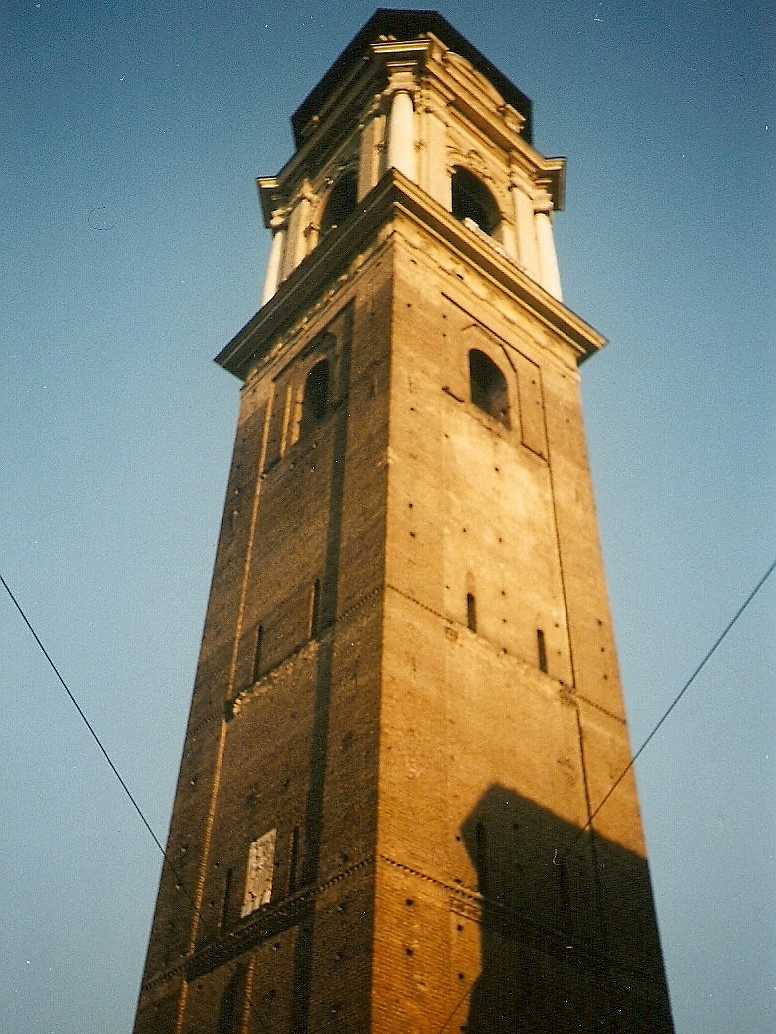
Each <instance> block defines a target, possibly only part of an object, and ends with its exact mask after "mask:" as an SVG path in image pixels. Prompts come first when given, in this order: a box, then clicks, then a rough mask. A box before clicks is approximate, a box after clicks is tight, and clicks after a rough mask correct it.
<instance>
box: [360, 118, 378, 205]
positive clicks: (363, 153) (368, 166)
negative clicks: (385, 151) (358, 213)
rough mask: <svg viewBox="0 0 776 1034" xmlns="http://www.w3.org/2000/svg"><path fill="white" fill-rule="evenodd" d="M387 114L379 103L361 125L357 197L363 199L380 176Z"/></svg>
mask: <svg viewBox="0 0 776 1034" xmlns="http://www.w3.org/2000/svg"><path fill="white" fill-rule="evenodd" d="M384 121H385V116H384V115H383V114H382V113H381V111H380V109H379V107H378V105H377V104H375V106H374V108H373V110H371V111H369V112H367V114H366V116H365V118H364V121H363V123H362V124H361V126H360V134H359V143H358V189H357V192H356V199H357V200H358V201H360V200H361V198H362V197H364V196H365V195H366V194H368V193H369V191H370V190H371V189H372V187H373V186H374V185H375V184H376V183H377V181H378V179H379V178H380V152H381V150H382V144H383V141H382V134H383V132H384V129H383V123H384Z"/></svg>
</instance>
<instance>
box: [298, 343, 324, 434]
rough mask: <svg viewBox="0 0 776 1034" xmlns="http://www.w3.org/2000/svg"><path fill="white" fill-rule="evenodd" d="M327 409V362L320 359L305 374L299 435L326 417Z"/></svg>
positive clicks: (305, 432)
mask: <svg viewBox="0 0 776 1034" xmlns="http://www.w3.org/2000/svg"><path fill="white" fill-rule="evenodd" d="M328 408H329V360H328V359H321V360H320V361H319V362H317V363H316V364H315V366H313V367H312V368H311V369H310V370H309V371H308V373H307V378H306V379H305V382H304V395H303V396H302V415H301V419H300V421H299V434H300V436H301V435H304V434H307V432H308V431H310V430H311V429H312V428H313V427H315V425H316V424H318V423H320V421H321V420H323V418H324V417H325V416H326V413H327V411H328Z"/></svg>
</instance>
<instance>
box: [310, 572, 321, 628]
mask: <svg viewBox="0 0 776 1034" xmlns="http://www.w3.org/2000/svg"><path fill="white" fill-rule="evenodd" d="M320 626H321V583H320V580H319V579H318V578H316V579H315V581H314V582H313V587H312V589H311V590H310V639H314V638H315V637H316V636H317V635H318V633H319V632H320V630H321V628H320Z"/></svg>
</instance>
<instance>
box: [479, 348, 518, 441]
mask: <svg viewBox="0 0 776 1034" xmlns="http://www.w3.org/2000/svg"><path fill="white" fill-rule="evenodd" d="M469 383H470V388H471V398H472V402H473V403H474V405H475V406H477V408H478V409H481V410H482V411H483V412H484V413H487V414H488V416H491V417H493V419H494V420H498V422H499V423H500V424H503V425H504V427H509V389H508V387H507V381H506V377H505V376H504V374H503V373H502V372H501V370H500V369H499V368H498V366H496V364H495V363H494V362H493V360H492V359H491V358H490V356H488V355H486V354H485V353H484V352H481V351H480V350H479V349H478V348H473V349H472V350H471V351H470V352H469Z"/></svg>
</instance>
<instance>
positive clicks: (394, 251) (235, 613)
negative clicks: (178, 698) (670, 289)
mask: <svg viewBox="0 0 776 1034" xmlns="http://www.w3.org/2000/svg"><path fill="white" fill-rule="evenodd" d="M389 30H390V31H389ZM402 33H404V35H402ZM440 33H441V34H442V36H444V41H445V42H446V43H448V44H450V46H452V45H453V44H454V45H455V48H457V52H456V53H453V51H452V50H449V49H447V48H446V46H445V45H444V44H443V42H442V41H440V35H439V34H440ZM403 40H404V41H405V42H402V41H403ZM363 49H365V50H366V54H367V57H368V60H366V61H362V57H363V54H362V50H363ZM400 58H401V60H399V59H400ZM334 71H335V72H337V74H336V75H334V73H332V75H330V76H328V77H327V78H326V79H324V81H323V83H322V85H321V87H319V88H317V91H314V93H313V95H311V98H308V100H307V101H306V102H305V103H304V104H303V105H302V107H301V108H300V109H299V112H297V114H296V115H295V116H294V128H295V132H296V134H297V144H298V146H299V151H298V152H297V154H296V155H295V156H294V157H293V158H292V160H291V161H290V162H289V164H288V166H287V167H286V168H285V169H284V170H283V172H282V173H281V174H279V177H278V178H277V179H273V180H262V181H260V186H261V190H262V202H263V205H264V207H265V215H266V216H267V220H268V223H270V224H271V225H272V227H273V230H274V231H275V240H274V243H273V253H272V254H271V256H270V266H269V271H268V286H267V288H266V289H265V297H266V304H265V305H264V306H263V308H262V309H260V310H259V312H258V313H257V314H256V316H255V317H254V318H253V320H251V321H250V323H249V324H248V325H247V326H246V327H245V328H244V329H243V331H241V332H240V334H238V335H237V337H236V338H235V339H234V340H233V341H232V342H231V343H230V344H229V345H228V346H227V348H226V349H224V351H223V352H222V353H221V355H220V356H219V362H221V363H222V365H224V366H225V367H226V368H227V369H229V370H231V371H232V372H233V373H235V374H236V375H237V376H238V377H240V378H241V380H242V381H243V382H244V384H243V389H242V398H241V408H240V416H239V420H238V428H237V436H236V441H235V448H234V456H233V461H232V469H231V473H230V477H229V482H228V486H227V495H226V502H225V506H224V516H223V521H222V527H221V536H220V540H219V547H218V553H217V558H216V564H215V571H214V575H213V584H212V590H211V596H210V602H209V605H208V612H207V617H206V622H205V630H204V636H203V642H202V649H201V655H200V663H199V667H198V671H197V677H196V682H195V687H194V694H193V699H192V705H191V713H190V718H189V726H188V731H187V734H186V741H185V745H184V750H183V758H182V762H181V769H180V776H179V782H178V788H177V792H176V798H175V805H174V810H173V816H172V822H171V827H170V834H169V841H168V847H167V851H168V858H169V864H165V866H164V869H163V872H162V877H161V881H160V888H159V896H158V901H157V909H156V915H155V919H154V925H153V929H152V932H151V940H150V945H149V951H148V957H147V961H146V970H145V975H144V981H143V986H142V988H141V995H140V1002H139V1006H138V1014H137V1021H136V1027H135V1031H136V1034H151V1032H154V1034H200V1032H201V1034H205V1032H215V1034H248V1032H250V1034H259V1032H266V1031H271V1032H273V1034H327V1032H331V1034H334V1032H338V1034H341V1032H349V1034H367V1032H371V1034H443V1032H445V1031H448V1032H449V1031H467V1032H469V1034H502V1032H503V1034H513V1032H514V1031H517V1030H525V1031H535V1032H537V1034H538V1032H540V1031H541V1032H545V1031H548V1030H553V1031H556V1032H559V1034H566V1032H568V1034H571V1032H572V1031H580V1030H584V1031H604V1032H611V1034H618V1032H624V1031H628V1032H637V1034H639V1032H640V1034H670V1032H671V1031H672V1025H671V1017H670V1009H669V1003H668V994H667V990H666V986H665V978H664V975H663V967H662V959H661V953H660V944H659V938H658V933H657V928H656V924H655V916H654V909H653V904H652V895H651V888H650V883H649V875H648V871H647V864H646V859H645V853H644V845H643V838H642V833H641V825H640V819H639V811H638V803H637V797H636V788H635V783H634V781H633V779H632V778H630V777H629V778H626V779H625V780H623V782H622V783H621V785H620V786H619V787H618V789H617V792H616V795H615V796H613V798H612V800H611V801H610V802H609V803H608V804H607V806H606V807H605V808H604V809H603V810H602V811H601V813H600V815H597V816H596V817H595V820H594V822H593V823H592V828H588V823H589V818H590V815H591V813H592V812H593V810H594V809H595V808H596V806H597V805H598V803H599V802H600V801H601V800H602V799H603V797H604V795H605V794H606V793H607V792H608V790H609V788H610V787H611V785H612V783H613V782H614V780H615V779H616V778H617V777H618V776H619V775H620V773H621V772H622V770H623V768H624V767H625V766H626V765H627V762H628V759H629V757H630V748H629V744H628V735H627V728H626V724H625V715H624V710H623V703H622V694H621V690H620V685H619V676H618V672H617V662H616V656H615V649H614V641H613V633H612V627H611V620H610V616H609V611H608V604H607V599H606V589H605V584H604V577H603V566H602V561H601V556H600V549H599V545H598V535H597V528H596V520H595V510H594V503H593V498H592V489H591V484H590V475H589V470H588V463H587V455H586V449H585V442H584V432H583V427H582V417H581V410H580V400H579V375H578V365H579V363H580V361H581V360H582V359H583V358H584V357H585V356H586V355H588V354H590V353H591V352H594V351H595V350H596V349H597V348H599V347H600V346H601V344H602V343H603V341H602V339H601V338H600V336H599V335H598V334H597V333H596V332H595V331H593V330H592V328H590V327H588V326H587V325H586V324H584V323H583V322H582V321H581V320H579V319H578V317H576V316H574V315H573V314H572V313H571V312H569V310H568V309H566V308H565V307H564V306H563V304H562V302H561V300H560V297H559V294H560V292H559V282H558V280H557V273H556V270H555V268H554V266H553V262H552V257H553V256H552V254H551V251H549V250H548V247H549V245H548V240H550V242H551V237H550V238H548V233H551V231H549V215H548V208H547V205H550V207H552V205H553V204H557V205H558V206H559V204H560V202H561V200H562V161H561V160H560V159H544V158H543V157H542V156H541V155H538V153H537V152H535V151H533V149H532V148H531V147H530V143H529V142H528V139H527V132H528V125H529V123H528V117H529V115H530V104H529V102H528V101H527V98H524V97H523V96H522V95H521V94H519V92H518V91H516V90H515V88H514V87H512V86H511V84H508V83H506V81H505V80H504V79H503V77H501V76H500V73H497V72H496V70H495V69H493V68H492V66H489V65H488V63H487V62H486V61H485V59H484V58H482V57H481V55H478V54H477V53H476V52H475V51H473V48H471V47H470V45H469V44H467V43H466V41H464V40H462V38H461V37H459V36H458V35H457V34H456V33H455V32H454V30H452V29H451V27H450V26H448V25H447V23H445V22H444V21H443V20H442V19H440V18H438V16H436V15H431V16H429V15H427V14H418V15H411V14H407V13H406V12H390V11H389V12H382V13H378V15H376V16H375V18H374V19H372V20H371V21H370V23H369V24H368V25H367V27H366V28H365V30H363V32H362V34H360V36H359V37H357V38H356V40H355V41H354V44H353V45H351V47H350V48H349V49H348V51H346V52H345V55H343V58H341V59H340V62H339V64H338V65H335V69H334ZM345 72H347V73H348V74H345ZM486 73H487V74H486ZM488 76H489V77H490V78H488ZM380 91H383V93H380ZM410 95H412V96H414V101H412V102H411V103H409V104H408V97H409V96H410ZM505 96H506V97H507V101H505V100H504V97H505ZM443 97H444V98H445V102H444V104H442V101H441V98H443ZM397 98H398V99H397ZM317 106H320V111H321V112H322V114H321V116H320V117H319V116H318V114H317ZM408 127H409V128H408ZM402 132H404V133H405V134H406V133H407V132H409V134H410V136H409V139H410V141H411V142H412V140H413V136H412V134H413V133H414V134H415V137H414V141H415V144H417V145H418V146H414V147H412V148H408V147H406V146H405V144H406V142H407V141H406V139H404V138H402V137H401V133H402ZM397 141H398V142H397ZM529 202H530V203H529Z"/></svg>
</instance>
